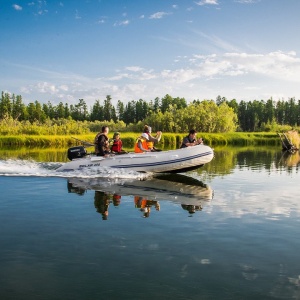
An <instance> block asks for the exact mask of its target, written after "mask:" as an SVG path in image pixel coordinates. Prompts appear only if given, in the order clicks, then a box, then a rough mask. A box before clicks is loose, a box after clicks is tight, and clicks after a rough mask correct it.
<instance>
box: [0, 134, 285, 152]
mask: <svg viewBox="0 0 300 300" xmlns="http://www.w3.org/2000/svg"><path fill="white" fill-rule="evenodd" d="M112 136H113V133H110V134H109V138H112ZM138 136H139V133H136V132H123V133H121V139H122V141H123V145H124V146H125V147H129V148H131V147H133V146H134V143H135V140H136V139H137V138H138ZM185 136H186V134H180V133H163V135H162V138H161V141H160V143H159V144H158V145H157V146H158V147H159V145H161V146H164V147H165V146H168V147H170V148H177V147H179V145H180V143H181V141H182V139H183V138H184V137H185ZM197 136H198V137H202V138H204V142H205V144H207V145H211V146H215V145H234V146H247V145H280V144H281V142H280V139H279V137H278V135H277V134H276V133H271V132H259V133H257V132H255V133H244V132H234V133H198V134H197ZM73 137H75V138H77V139H79V140H84V141H88V142H91V143H93V141H94V137H95V134H94V133H89V134H81V135H73ZM78 144H80V142H79V141H77V140H75V139H73V138H72V136H71V135H7V136H0V146H1V147H3V146H40V147H68V146H72V145H78Z"/></svg>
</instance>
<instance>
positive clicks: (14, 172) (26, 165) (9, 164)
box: [0, 159, 151, 180]
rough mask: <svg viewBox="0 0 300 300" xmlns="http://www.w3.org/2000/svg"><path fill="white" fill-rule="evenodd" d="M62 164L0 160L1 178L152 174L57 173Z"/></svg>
mask: <svg viewBox="0 0 300 300" xmlns="http://www.w3.org/2000/svg"><path fill="white" fill-rule="evenodd" d="M61 165H62V163H57V162H36V161H31V160H12V159H8V160H0V176H21V177H25V176H33V177H34V176H35V177H63V178H70V177H72V178H74V177H75V178H76V177H77V178H111V179H113V178H116V179H117V178H124V179H140V180H142V179H145V178H148V177H151V174H146V173H139V172H136V171H131V170H128V169H112V168H109V167H106V168H105V167H103V168H102V169H101V170H99V168H93V167H91V168H85V169H84V170H74V171H68V172H56V169H57V168H59V167H60V166H61Z"/></svg>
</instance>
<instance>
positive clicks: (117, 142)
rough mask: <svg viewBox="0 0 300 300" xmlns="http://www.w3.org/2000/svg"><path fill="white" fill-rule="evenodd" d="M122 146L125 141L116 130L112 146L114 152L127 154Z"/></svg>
mask: <svg viewBox="0 0 300 300" xmlns="http://www.w3.org/2000/svg"><path fill="white" fill-rule="evenodd" d="M122 146H123V142H122V140H121V139H120V133H119V132H115V133H114V137H113V144H112V146H111V148H110V150H111V152H112V153H114V154H125V153H126V151H124V150H123V149H122Z"/></svg>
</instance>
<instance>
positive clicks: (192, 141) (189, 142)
mask: <svg viewBox="0 0 300 300" xmlns="http://www.w3.org/2000/svg"><path fill="white" fill-rule="evenodd" d="M196 135H197V131H196V130H195V129H191V130H190V132H189V135H188V136H186V137H185V138H184V139H183V141H182V144H181V146H180V148H186V147H189V146H196V145H200V144H203V140H202V138H199V139H197V140H196Z"/></svg>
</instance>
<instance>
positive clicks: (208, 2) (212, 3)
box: [195, 0, 219, 5]
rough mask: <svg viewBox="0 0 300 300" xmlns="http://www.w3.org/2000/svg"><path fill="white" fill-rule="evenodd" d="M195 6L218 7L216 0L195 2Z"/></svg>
mask: <svg viewBox="0 0 300 300" xmlns="http://www.w3.org/2000/svg"><path fill="white" fill-rule="evenodd" d="M195 4H197V5H219V3H218V0H201V1H198V2H195Z"/></svg>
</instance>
